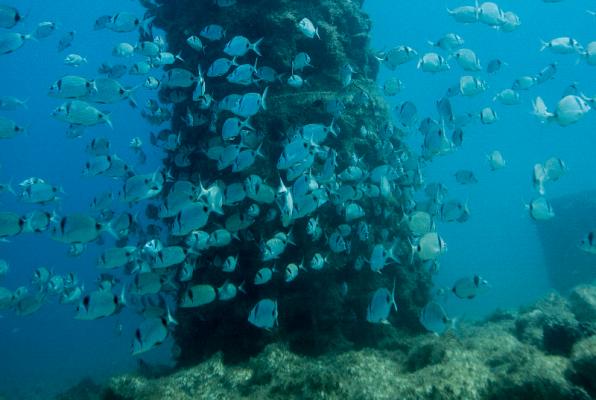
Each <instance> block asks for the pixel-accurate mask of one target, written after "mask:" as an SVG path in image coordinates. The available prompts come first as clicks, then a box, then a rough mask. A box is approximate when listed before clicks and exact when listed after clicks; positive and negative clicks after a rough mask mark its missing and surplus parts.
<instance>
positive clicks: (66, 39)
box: [58, 31, 76, 52]
mask: <svg viewBox="0 0 596 400" xmlns="http://www.w3.org/2000/svg"><path fill="white" fill-rule="evenodd" d="M75 35H76V32H75V31H70V32H66V33H65V34H64V35H62V37H61V38H60V40H59V41H58V52H62V51H64V50H66V49H67V48H69V47H70V46H72V42H73V41H74V38H75Z"/></svg>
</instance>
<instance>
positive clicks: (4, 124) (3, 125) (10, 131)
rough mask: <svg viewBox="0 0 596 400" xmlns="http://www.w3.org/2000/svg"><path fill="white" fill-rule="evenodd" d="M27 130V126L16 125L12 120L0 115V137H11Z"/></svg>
mask: <svg viewBox="0 0 596 400" xmlns="http://www.w3.org/2000/svg"><path fill="white" fill-rule="evenodd" d="M25 132H27V128H25V127H23V126H20V125H17V124H16V123H15V122H14V121H13V120H10V119H8V118H5V117H2V116H0V139H12V138H15V137H17V136H18V135H21V134H23V133H25Z"/></svg>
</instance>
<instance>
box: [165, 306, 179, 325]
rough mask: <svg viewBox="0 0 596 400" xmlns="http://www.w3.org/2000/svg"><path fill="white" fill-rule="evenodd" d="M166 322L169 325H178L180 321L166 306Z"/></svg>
mask: <svg viewBox="0 0 596 400" xmlns="http://www.w3.org/2000/svg"><path fill="white" fill-rule="evenodd" d="M166 321H167V324H168V325H178V321H176V320H175V319H174V317H173V316H172V313H171V312H170V306H169V305H166Z"/></svg>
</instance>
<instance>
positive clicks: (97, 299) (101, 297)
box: [75, 290, 126, 320]
mask: <svg viewBox="0 0 596 400" xmlns="http://www.w3.org/2000/svg"><path fill="white" fill-rule="evenodd" d="M125 305H126V300H125V298H124V290H123V291H122V294H121V295H120V296H117V295H115V294H114V293H112V292H111V291H109V290H96V291H94V292H91V293H89V294H87V295H85V296H84V297H83V298H82V299H81V302H80V303H79V305H78V306H77V308H76V315H75V318H76V319H81V320H95V319H99V318H104V317H109V316H110V315H113V314H115V313H117V312H119V311H120V310H121V309H122V307H124V306H125Z"/></svg>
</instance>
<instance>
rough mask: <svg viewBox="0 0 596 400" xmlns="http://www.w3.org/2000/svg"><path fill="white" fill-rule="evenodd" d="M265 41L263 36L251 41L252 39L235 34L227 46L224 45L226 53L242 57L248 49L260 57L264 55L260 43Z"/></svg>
mask: <svg viewBox="0 0 596 400" xmlns="http://www.w3.org/2000/svg"><path fill="white" fill-rule="evenodd" d="M262 41H263V38H260V39H259V40H257V41H256V42H254V43H250V41H249V40H248V39H247V38H246V37H244V36H234V37H233V38H232V39H231V40H230V41H229V42H228V43H226V46H225V47H224V53H226V54H227V55H229V56H231V57H242V56H244V55H245V54H246V53H248V51H250V50H252V51H254V52H255V53H256V54H257V55H258V56H259V57H261V56H262V54H261V51H260V50H259V45H260V44H261V42H262Z"/></svg>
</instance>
